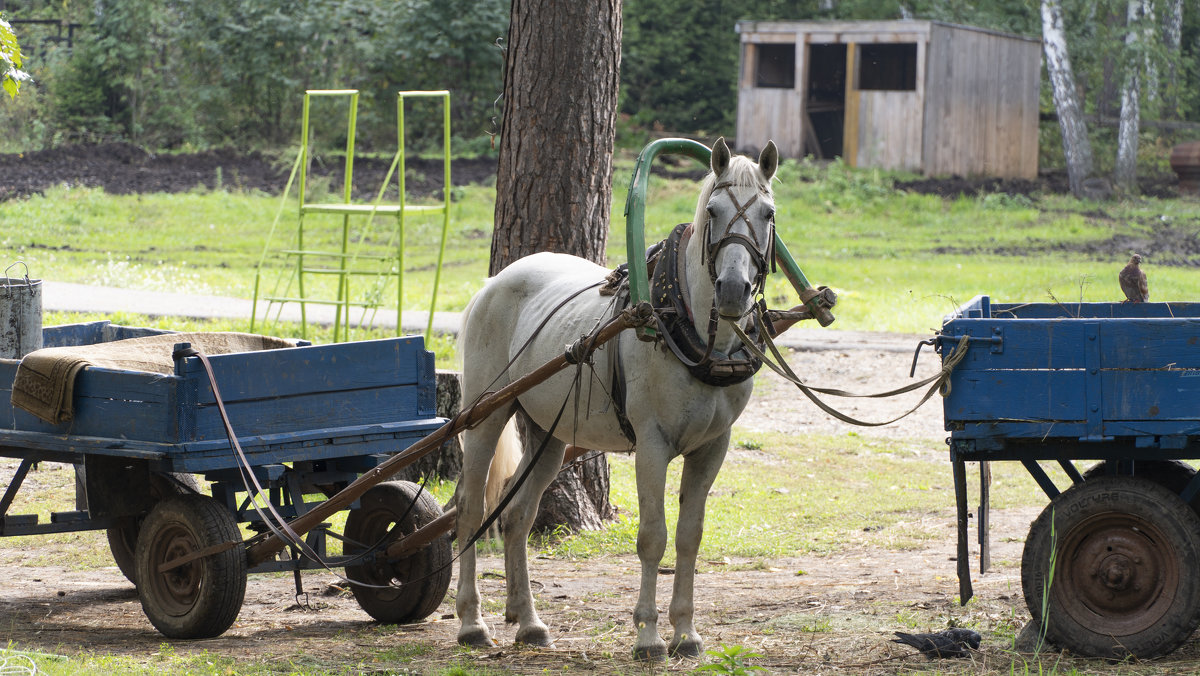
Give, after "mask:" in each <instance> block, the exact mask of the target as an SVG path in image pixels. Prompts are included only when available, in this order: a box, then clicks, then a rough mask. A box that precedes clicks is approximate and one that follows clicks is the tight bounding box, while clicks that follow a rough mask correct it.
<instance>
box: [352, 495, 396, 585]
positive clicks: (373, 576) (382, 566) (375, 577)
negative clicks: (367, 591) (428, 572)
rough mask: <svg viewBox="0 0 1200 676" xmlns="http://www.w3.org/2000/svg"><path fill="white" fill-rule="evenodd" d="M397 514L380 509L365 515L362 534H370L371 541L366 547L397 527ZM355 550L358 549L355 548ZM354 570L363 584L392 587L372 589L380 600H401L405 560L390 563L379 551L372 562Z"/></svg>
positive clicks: (357, 566)
mask: <svg viewBox="0 0 1200 676" xmlns="http://www.w3.org/2000/svg"><path fill="white" fill-rule="evenodd" d="M395 516H396V515H395V514H393V513H392V512H391V510H389V509H385V508H380V509H376V510H374V511H372V512H370V513H368V514H365V515H364V520H363V526H362V532H363V533H366V534H368V536H369V538H368V539H369V541H368V542H365V543H363V544H364V546H369V545H371V544H374V543H375V542H377V541H378V540H379V539H380V538H382V537H383V536H384V535H385V534H386V533H388V531H390V530H391V529H393V528H395V527H396V519H395ZM355 549H358V548H357V547H355ZM354 568H355V569H356V571H357V572H358V576H357V577H359V578H360V579H361V580H362V581H363V582H366V583H368V584H373V585H380V586H381V587H382V586H387V587H391V589H386V588H376V589H372V590H371V592H372V594H373V595H374V596H376V597H377V598H379V599H380V600H384V601H386V600H389V599H390V600H395V599H398V598H400V596H401V592H400V587H401V586H402V585H403V584H404V579H403V577H402V574H403V572H404V570H405V569H406V566H404V565H403V559H401V560H399V561H396V562H392V563H389V562H388V560H387V559H386V558H385V557H384V556H383V553H382V552H380V551H377V552H376V553H375V556H373V557H372V558H371V559H370V561H368V562H364V563H362V564H360V565H355V566H354Z"/></svg>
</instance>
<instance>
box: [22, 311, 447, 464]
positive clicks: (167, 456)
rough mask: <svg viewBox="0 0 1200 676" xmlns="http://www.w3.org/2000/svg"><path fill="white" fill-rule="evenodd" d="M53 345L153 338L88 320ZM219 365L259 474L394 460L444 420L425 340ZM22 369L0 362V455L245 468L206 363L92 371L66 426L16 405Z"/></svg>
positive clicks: (225, 359)
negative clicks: (282, 466) (368, 458)
mask: <svg viewBox="0 0 1200 676" xmlns="http://www.w3.org/2000/svg"><path fill="white" fill-rule="evenodd" d="M150 331H151V332H156V333H162V331H159V330H157V329H152V330H150ZM43 335H44V336H49V342H51V343H53V344H55V345H68V344H88V343H89V342H93V343H94V342H104V341H106V340H111V339H120V338H122V337H129V336H130V335H144V334H142V333H141V330H140V329H132V330H127V327H119V326H116V325H111V324H109V323H108V322H90V323H87V324H76V325H68V326H62V327H47V328H46V329H45V330H44V331H43ZM72 341H80V342H79V343H73V342H72ZM210 360H211V363H212V365H213V370H214V373H215V374H216V377H217V383H218V386H219V387H220V388H221V394H222V396H223V398H224V400H225V404H226V407H227V410H228V411H229V415H230V418H231V421H232V423H233V426H234V430H235V432H236V433H237V434H238V438H239V441H240V443H241V444H242V445H243V447H244V448H245V449H246V451H247V454H248V455H249V456H252V458H253V459H252V462H253V463H255V464H260V463H282V462H291V461H304V460H314V459H330V458H345V457H352V456H355V455H360V454H361V455H377V454H386V453H394V452H396V451H398V450H401V449H403V448H406V447H407V446H408V445H410V444H411V443H412V442H414V441H415V440H417V439H420V438H422V437H424V436H425V435H426V434H428V433H429V432H431V431H432V430H434V429H436V428H437V427H439V426H440V425H441V424H442V423H443V422H444V420H442V419H440V418H437V417H435V395H436V378H435V372H434V362H433V354H432V353H430V352H428V351H426V350H425V349H424V341H423V340H422V339H421V338H420V337H409V338H392V339H386V340H376V341H364V342H361V343H345V344H338V345H323V346H306V347H298V348H292V349H283V350H271V351H264V352H251V353H241V354H229V355H214V356H212V357H211V358H210ZM17 365H18V362H16V361H12V360H4V361H2V362H0V398H2V399H0V453H6V454H9V455H11V456H12V457H22V455H21V454H20V452H15V451H14V449H25V450H26V451H27V452H29V453H39V452H40V453H60V454H71V453H78V454H102V455H113V456H118V457H131V458H141V459H149V460H152V461H153V462H154V466H155V469H158V470H161V471H208V470H215V469H220V468H231V467H235V466H236V460H235V457H234V455H233V453H232V450H231V449H230V446H229V442H228V441H227V439H226V436H225V429H224V425H223V423H222V422H221V421H220V418H219V415H218V412H217V408H216V406H215V399H214V398H213V394H212V389H211V387H210V385H209V383H208V379H207V376H206V375H205V374H204V372H203V367H202V366H201V364H200V360H199V359H198V358H195V357H192V358H187V359H184V360H180V362H179V363H177V365H176V372H177V375H174V376H163V375H158V374H147V373H140V372H134V371H120V370H111V369H99V368H87V369H84V370H83V371H82V372H81V373H80V375H79V377H78V378H77V380H76V385H75V387H76V398H75V402H74V406H75V416H74V418H73V419H72V420H71V421H68V422H66V423H62V424H59V425H51V424H49V423H46V422H44V421H41V420H39V419H37V418H35V417H34V416H32V415H30V414H28V413H26V412H25V411H22V410H19V409H14V408H13V407H12V406H11V405H10V404H9V403H8V402H9V400H10V396H11V388H12V382H13V380H14V378H15V375H16V368H17Z"/></svg>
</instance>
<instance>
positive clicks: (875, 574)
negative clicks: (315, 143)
mask: <svg viewBox="0 0 1200 676" xmlns="http://www.w3.org/2000/svg"><path fill="white" fill-rule="evenodd" d="M218 167H220V170H219V171H218ZM410 167H411V168H413V169H414V178H410V180H409V186H414V185H415V190H416V191H417V192H420V191H428V192H432V191H436V190H439V189H440V188H441V186H440V183H439V181H440V166H437V167H434V166H418V165H417V164H416V163H412V164H410ZM289 168H290V160H289V159H284V160H272V159H270V158H267V157H264V156H261V155H257V154H250V155H238V154H235V153H231V152H227V151H213V152H208V153H200V154H196V155H186V156H180V155H162V156H155V155H151V154H148V153H146V152H144V151H143V150H140V149H138V148H136V147H133V146H128V145H110V146H98V147H92V148H85V149H79V148H76V149H64V150H51V151H43V152H38V153H26V154H24V155H20V156H18V155H0V200H4V199H11V198H13V197H18V196H21V195H28V194H31V193H35V192H38V191H41V190H44V189H45V188H46V187H48V186H50V185H54V184H56V183H59V182H62V181H69V182H73V183H79V184H87V185H99V186H103V187H104V188H105V189H106V190H108V191H110V192H114V193H129V192H139V191H177V190H190V189H193V188H194V187H196V186H197V185H205V186H208V187H210V188H211V187H215V186H216V185H217V182H218V180H219V181H220V182H221V183H222V184H223V185H225V186H239V187H244V188H247V189H259V190H264V191H270V192H276V191H278V190H279V189H280V187H281V186H282V185H283V183H284V181H285V180H286V177H287V171H288V170H289ZM386 168H387V166H386V162H379V161H373V160H367V161H364V162H362V163H361V164H360V165H359V166H358V167H357V168H356V175H357V176H359V177H360V179H361V184H360V185H363V186H377V185H378V183H379V180H381V179H382V173H383V171H385V170H386ZM320 171H323V172H325V173H327V174H331V175H334V178H333V179H331V180H336V174H337V172H338V171H340V169H338V168H337V167H336V166H323V167H322V168H321V169H320ZM492 171H494V163H493V162H492V161H490V160H482V161H475V162H465V163H461V164H460V163H459V162H455V165H454V170H453V172H454V181H455V183H459V182H464V183H465V182H473V181H485V180H488V177H489V176H490V175H491V173H492ZM373 172H374V173H373ZM418 174H420V175H424V176H432V177H434V179H433V182H431V183H430V182H427V183H421V182H420V181H419V180H415V177H417V175H418ZM904 187H905V188H906V189H912V190H922V191H930V192H936V193H937V194H958V192H969V191H978V190H985V191H989V192H996V191H1007V190H1011V191H1013V192H1015V193H1019V194H1029V193H1031V192H1034V191H1039V190H1040V191H1057V190H1061V186H1060V185H1059V184H1058V183H1056V182H1055V180H1054V178H1053V177H1044V178H1043V179H1040V180H1039V181H1031V182H1024V183H1021V184H1019V185H1018V184H1016V183H1007V184H1003V185H988V186H981V185H976V184H972V183H970V182H961V184H959V183H953V184H950V183H946V182H943V183H938V184H934V183H929V184H925V183H922V184H920V185H917V184H912V185H907V186H904ZM369 189H370V188H369ZM369 189H368V190H369ZM915 341H916V339H915V338H913V337H894V336H892V337H887V338H882V339H879V340H877V341H873V342H870V343H847V344H846V345H844V346H838V347H836V348H834V349H830V348H829V346H828V345H827V346H825V347H823V348H822V349H821V350H820V351H818V352H801V353H798V354H797V355H796V360H797V362H799V363H802V364H804V367H805V369H806V370H805V375H806V377H807V378H808V379H809V381H810V382H813V383H819V384H822V385H828V386H833V387H840V388H844V389H851V390H860V391H861V390H866V391H877V390H880V389H885V388H888V387H891V386H895V385H899V384H903V383H905V382H908V380H907V373H908V367H909V363H910V361H911V359H912V349H913V347H914V346H915ZM935 366H936V360H935V359H934V358H933V357H932V355H930V354H928V353H926V354H925V355H924V356H923V357H922V361H921V363H920V368H919V374H928V373H930V372H932V370H933V369H934V368H935ZM910 403H911V400H910ZM839 405H842V406H844V409H845V410H846V412H847V413H849V414H851V415H854V416H857V417H860V418H864V419H867V420H885V419H888V418H890V417H894V416H896V415H899V414H900V413H902V412H903V410H904V408H903V407H900V408H897V404H896V402H894V401H888V402H878V401H875V400H869V399H861V400H852V402H851V403H849V404H846V403H845V402H839ZM738 425H740V426H741V427H743V428H745V429H747V430H750V431H753V430H772V431H782V432H787V433H795V434H803V433H814V432H815V433H829V434H844V433H846V432H848V431H851V430H853V431H855V432H857V433H858V434H861V435H865V436H883V437H886V438H888V439H889V440H891V441H893V442H897V443H902V444H904V446H905V447H906V448H911V449H912V450H914V451H915V452H918V453H920V454H922V455H924V456H926V457H928V459H929V462H931V463H942V464H944V465H945V471H946V472H947V474H948V473H949V471H950V468H949V464H948V463H947V462H946V457H945V453H946V447H945V443H944V438H945V436H946V434H945V432H944V431H943V430H942V426H941V411H940V405H939V402H938V401H936V400H935V401H932V402H930V403H929V404H927V405H926V406H925V407H924V408H922V409H920V410H919V411H918V412H917V413H916V414H914V415H912V416H910V417H908V418H906V419H904V420H903V421H901V422H898V423H895V424H891V425H886V426H882V427H873V428H853V427H851V426H849V425H846V424H844V423H840V422H837V421H835V420H833V419H832V418H830V417H829V416H827V415H826V414H824V413H822V412H820V411H819V410H818V409H817V408H816V407H814V406H813V405H811V404H810V403H809V402H807V401H805V400H804V399H803V398H802V397H800V396H799V395H798V394H797V393H796V391H795V390H794V389H793V388H791V386H789V385H787V384H786V383H784V382H783V381H782V380H780V379H778V378H777V377H775V376H773V375H767V376H763V377H762V378H761V380H760V382H759V385H758V387H757V389H756V393H755V396H754V398H753V399H752V401H751V403H750V406H749V408H748V410H747V411H746V413H745V414H744V415H743V417H742V419H741V420H740V421H739V422H738ZM740 452H745V451H738V450H735V451H733V459H735V460H736V456H737V453H740ZM6 475H8V472H0V476H6ZM1036 512H1037V510H1036V509H1014V510H996V511H994V512H993V515H992V545H993V561H994V564H993V568H992V570H991V571H990V572H989V573H988V574H987V575H986V576H982V577H980V576H979V575H976V576H975V600H974V601H973V602H972V603H971V604H969V605H968V606H966V607H960V606H959V605H958V604H957V602H956V599H957V596H958V581H957V579H956V576H955V570H956V569H955V566H956V563H955V534H954V520H953V518H954V517H953V514H952V513H950V512H947V513H944V514H937V515H933V516H921V517H920V518H921V520H922V523H921V525H922V527H923V528H924V529H926V530H927V531H929V532H933V533H936V534H938V536H937V537H933V538H930V539H928V540H926V541H925V542H926V543H927V544H926V545H925V546H924V547H923V548H921V549H915V550H903V551H900V550H892V549H887V548H884V547H882V546H880V545H879V544H878V543H877V541H876V540H874V539H873V537H872V534H871V533H867V532H864V533H863V535H862V538H861V540H860V541H859V542H857V543H855V544H854V545H852V546H850V547H848V548H847V549H846V550H845V551H842V552H841V553H839V554H837V555H832V556H804V557H796V558H788V559H779V560H772V561H769V562H766V564H765V565H764V564H763V562H759V561H753V560H731V561H724V560H722V561H709V562H704V564H703V565H702V566H701V569H702V570H701V572H700V574H699V575H698V578H697V583H696V588H697V592H696V602H697V609H698V625H699V629H700V630H701V632H703V634H704V637H705V639H706V642H707V645H708V647H710V648H716V647H717V646H719V645H721V644H726V645H740V646H744V647H746V648H748V649H750V650H753V651H754V652H757V653H759V654H761V655H762V657H761V658H758V659H756V660H754V662H755V663H756V664H759V665H761V666H763V667H765V668H766V669H767V670H769V671H770V672H771V673H779V674H791V673H798V672H802V671H803V672H810V673H813V674H820V673H844V674H890V673H897V672H906V671H911V670H914V669H917V670H920V669H941V670H950V671H960V672H963V673H976V672H979V671H987V670H989V669H992V670H997V671H995V673H1000V672H1003V673H1008V671H1009V669H1008V667H1007V665H1009V664H1010V663H1012V661H1013V660H1014V658H1015V659H1017V660H1018V665H1020V660H1021V659H1023V658H1022V657H1020V656H1016V655H1015V653H1013V652H1012V650H1011V646H1010V645H1009V644H1008V643H1007V641H1009V640H1011V636H1012V634H1013V633H1014V632H1015V631H1016V630H1017V629H1019V628H1020V626H1021V625H1023V624H1024V622H1025V620H1026V619H1027V618H1028V613H1027V612H1026V610H1025V607H1024V603H1023V600H1022V599H1021V593H1020V571H1019V561H1020V554H1021V548H1022V545H1023V540H1024V536H1025V533H1026V531H1027V529H1028V526H1029V523H1030V521H1031V520H1032V519H1033V518H1034V517H1035V516H1036ZM79 546H85V547H93V548H96V549H97V551H100V552H103V551H104V550H105V548H106V546H107V545H106V543H105V542H104V539H103V537H102V536H100V535H98V534H91V535H88V536H86V537H83V538H81V539H80V541H78V542H76V543H73V544H71V545H62V544H42V543H40V542H38V541H35V542H34V543H33V545H32V546H29V547H27V548H24V549H21V548H13V547H8V548H3V549H0V616H2V617H4V618H5V621H4V623H3V624H2V625H0V626H2V627H3V629H2V630H0V638H3V639H4V640H7V641H10V642H12V643H13V644H15V646H16V647H18V648H20V649H24V650H36V651H41V652H46V653H64V654H76V653H81V652H82V653H89V654H95V655H106V654H115V655H130V656H135V657H136V658H138V659H139V660H144V661H145V662H147V663H152V662H153V660H155V659H156V656H163V655H165V654H166V653H168V652H174V653H176V654H203V653H205V652H207V653H208V654H211V655H214V656H223V657H233V658H237V659H239V660H251V661H256V662H262V663H271V662H277V663H278V665H279V669H280V670H281V671H285V672H286V671H289V670H293V669H295V670H299V671H304V670H306V669H307V670H315V669H336V668H341V669H343V670H344V671H346V672H348V673H359V672H383V671H387V672H392V673H395V672H411V673H426V672H430V671H434V670H436V669H440V668H443V667H445V666H446V665H454V664H462V665H466V666H470V667H473V668H486V669H493V670H495V671H497V672H499V671H511V672H514V673H537V672H543V671H545V672H560V671H563V670H566V669H570V670H583V671H589V672H594V673H647V672H653V671H662V670H666V671H670V672H679V673H688V672H691V671H692V670H693V669H695V667H696V666H697V664H698V663H697V662H696V661H689V660H673V661H671V662H669V663H668V664H667V665H666V666H665V667H653V668H651V667H645V666H644V665H640V664H638V663H635V662H633V661H632V660H631V659H630V656H629V649H630V647H631V646H632V642H633V628H632V626H631V624H632V623H631V615H632V606H633V603H634V601H635V596H636V589H637V585H638V564H637V561H636V557H633V556H610V557H602V558H596V559H588V560H578V561H573V560H560V559H538V560H535V561H533V566H532V575H533V579H534V586H535V588H536V590H537V597H538V603H539V608H540V612H541V613H542V617H543V619H544V620H545V621H546V622H547V624H548V625H549V626H550V627H551V631H552V632H553V634H554V636H555V637H556V645H555V647H554V648H552V649H548V650H526V649H520V648H517V647H515V646H514V645H513V643H512V641H513V635H514V629H513V628H512V627H508V626H505V624H504V622H503V614H502V613H503V609H502V607H501V604H500V601H501V600H502V598H503V580H502V577H501V576H502V563H501V561H500V560H499V559H498V558H496V557H483V559H482V562H481V571H482V572H483V576H482V582H481V585H482V588H483V594H484V597H485V599H491V600H492V603H491V604H489V605H487V606H485V609H486V611H487V613H488V615H487V617H488V619H489V621H491V622H492V623H493V625H494V627H495V630H496V633H497V637H498V639H499V645H498V646H497V647H496V648H495V649H492V650H477V651H461V650H460V649H459V648H458V647H457V646H456V645H455V634H456V631H457V621H456V620H454V619H453V616H452V613H453V601H452V596H453V591H451V598H448V599H447V600H446V601H445V602H444V603H443V604H442V606H441V607H440V608H439V610H438V612H436V613H435V614H434V615H432V616H431V618H430V619H429V620H428V621H426V622H423V623H420V624H416V625H411V626H401V627H395V626H383V627H381V626H379V625H376V624H374V623H373V622H372V621H371V620H370V618H369V617H368V616H367V615H366V613H364V612H363V611H362V610H361V609H359V607H358V605H357V604H356V602H355V601H354V600H353V598H352V597H351V596H350V595H349V594H348V593H346V592H345V591H343V590H342V589H341V588H340V586H339V585H338V580H337V578H335V577H334V576H333V575H331V574H329V573H307V574H306V575H305V576H304V578H303V586H304V591H305V592H306V593H307V603H298V602H297V598H296V596H295V591H294V588H293V581H292V579H291V576H288V575H254V576H251V578H250V580H249V583H248V589H247V594H246V600H245V603H244V605H243V607H242V610H241V614H240V615H239V617H238V619H237V621H236V623H235V624H234V626H233V627H232V628H231V629H230V630H229V631H227V632H226V633H225V634H224V635H223V636H221V637H219V638H215V639H208V640H199V641H168V640H166V639H164V637H163V636H162V635H160V634H159V633H157V632H156V631H155V630H154V629H153V628H152V627H151V626H150V624H149V622H148V621H147V620H146V618H145V617H144V615H143V613H142V611H141V606H140V604H139V601H138V598H137V594H136V591H135V589H134V587H133V585H131V584H130V583H129V582H127V581H126V580H125V579H124V577H122V575H121V574H120V572H119V571H118V570H117V568H116V567H115V566H112V565H107V566H100V567H91V568H84V569H80V568H79V567H76V566H67V565H46V564H44V561H46V560H47V559H49V560H56V561H69V560H70V557H71V551H72V550H71V547H79ZM799 571H804V572H805V574H803V575H800V574H798V572H799ZM671 581H672V577H671V575H670V574H669V573H667V574H664V575H662V576H660V587H659V607H660V610H662V612H663V618H662V619H663V625H662V626H661V627H660V633H665V632H666V631H667V629H666V622H665V620H666V617H665V603H666V600H667V599H668V598H669V593H670V585H671ZM451 590H453V585H452V586H451ZM951 622H956V623H966V624H975V625H978V626H981V627H984V628H985V632H984V645H983V650H982V651H981V652H980V653H978V654H976V655H975V656H973V657H971V658H970V659H968V660H957V661H942V662H938V663H930V662H927V661H926V660H925V659H924V658H922V657H919V656H914V655H913V651H912V650H910V649H908V648H904V647H900V646H897V645H896V644H894V643H891V642H890V641H889V639H890V638H891V637H892V632H894V631H896V630H905V629H911V628H913V627H916V628H917V629H918V630H925V629H938V628H943V627H945V626H947V624H948V623H951ZM1197 652H1200V650H1198V648H1197V646H1196V643H1195V642H1194V641H1193V642H1192V643H1189V644H1188V645H1186V646H1185V647H1184V648H1183V649H1181V650H1180V651H1178V652H1177V653H1176V654H1175V655H1173V656H1172V657H1171V658H1170V660H1169V661H1168V662H1165V663H1161V664H1163V665H1164V667H1165V668H1166V669H1167V670H1174V671H1177V672H1178V673H1184V672H1187V671H1189V670H1190V669H1191V667H1190V666H1189V665H1191V664H1193V662H1190V661H1189V660H1194V659H1195V658H1196V654H1197ZM306 656H307V657H306ZM1026 657H1028V656H1026ZM1053 659H1058V658H1057V657H1054V658H1053ZM1089 664H1090V663H1089ZM1092 666H1095V665H1094V664H1093V665H1092ZM1034 668H1037V667H1036V666H1035V667H1034ZM1097 668H1101V669H1102V668H1103V667H1102V665H1101V666H1100V667H1097ZM1017 670H1018V671H1021V668H1020V666H1018V667H1017ZM1083 670H1084V671H1089V672H1090V671H1091V668H1090V667H1088V666H1086V665H1085V666H1084V667H1083Z"/></svg>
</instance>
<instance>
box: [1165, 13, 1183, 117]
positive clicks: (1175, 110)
mask: <svg viewBox="0 0 1200 676" xmlns="http://www.w3.org/2000/svg"><path fill="white" fill-rule="evenodd" d="M1182 36H1183V0H1169V1H1168V2H1167V3H1166V6H1165V8H1164V10H1163V47H1165V48H1166V50H1167V83H1166V86H1165V87H1164V88H1163V103H1162V105H1163V109H1162V117H1164V118H1166V119H1168V120H1178V119H1179V60H1180V58H1181V56H1182V54H1181V47H1182V41H1183V40H1182Z"/></svg>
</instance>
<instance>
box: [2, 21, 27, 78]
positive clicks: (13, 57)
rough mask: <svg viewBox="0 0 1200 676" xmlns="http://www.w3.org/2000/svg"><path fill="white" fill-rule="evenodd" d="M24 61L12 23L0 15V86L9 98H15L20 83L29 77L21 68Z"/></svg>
mask: <svg viewBox="0 0 1200 676" xmlns="http://www.w3.org/2000/svg"><path fill="white" fill-rule="evenodd" d="M24 62H25V60H24V58H23V57H22V56H21V45H19V44H17V36H16V34H15V33H13V29H12V24H10V23H8V22H7V21H5V20H4V18H3V16H0V87H3V89H4V91H5V93H7V94H8V96H9V98H16V96H17V92H18V91H20V90H21V83H22V82H23V81H25V80H27V79H28V78H29V74H28V73H26V72H25V71H23V70H21V66H22V65H23V64H24Z"/></svg>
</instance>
